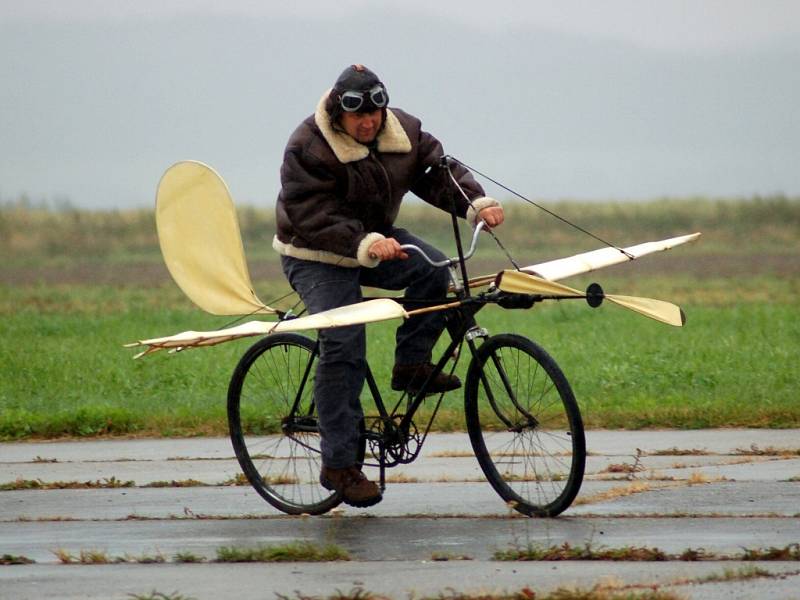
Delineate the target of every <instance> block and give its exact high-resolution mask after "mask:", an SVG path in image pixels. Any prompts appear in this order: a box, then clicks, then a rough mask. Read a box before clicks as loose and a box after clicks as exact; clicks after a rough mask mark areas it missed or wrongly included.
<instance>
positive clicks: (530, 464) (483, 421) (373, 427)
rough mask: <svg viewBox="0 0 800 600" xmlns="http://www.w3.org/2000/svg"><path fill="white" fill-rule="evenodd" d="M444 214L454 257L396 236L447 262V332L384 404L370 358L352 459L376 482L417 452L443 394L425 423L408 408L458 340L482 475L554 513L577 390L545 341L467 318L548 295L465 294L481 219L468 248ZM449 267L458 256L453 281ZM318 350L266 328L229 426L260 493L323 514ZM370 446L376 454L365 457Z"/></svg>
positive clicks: (561, 494)
mask: <svg viewBox="0 0 800 600" xmlns="http://www.w3.org/2000/svg"><path fill="white" fill-rule="evenodd" d="M452 216H453V227H454V232H455V237H456V245H457V249H458V256H457V257H455V258H449V259H446V260H444V261H441V262H438V263H437V262H436V261H433V260H431V258H430V257H428V256H427V255H426V254H425V253H424V252H423V251H422V250H421V249H419V248H417V247H416V246H411V245H404V246H403V248H404V249H405V250H407V251H416V252H420V253H421V255H422V256H423V258H425V260H427V261H428V262H429V263H430V264H432V265H434V266H437V267H442V268H445V267H446V268H448V271H449V273H450V279H451V282H452V284H453V285H452V286H451V289H452V290H453V291H454V296H453V297H448V298H447V299H446V300H445V302H446V308H444V309H443V310H444V312H445V314H446V318H447V330H448V333H449V335H450V342H449V344H448V345H447V347H446V348H445V350H444V351H443V353H442V355H441V357H440V358H439V359H438V361H436V362H435V369H434V370H433V372H432V373H431V374H430V375H429V377H428V378H427V380H426V381H425V382H424V383H423V385H422V386H421V388H420V390H419V391H417V392H416V393H412V394H409V393H405V392H404V393H403V394H402V395H401V396H400V398H399V400H397V402H396V403H395V404H394V406H393V407H392V408H391V409H387V405H386V403H385V402H384V399H383V397H382V395H381V393H380V390H379V387H378V384H377V382H376V380H375V377H374V375H373V373H372V370H371V369H370V368H369V365H367V375H366V389H367V390H368V391H369V393H370V394H371V395H372V398H373V400H374V403H375V406H376V408H377V411H378V414H377V415H372V416H365V417H364V418H363V419H362V422H361V429H362V436H361V443H360V446H359V451H358V462H359V463H360V464H363V465H366V466H377V467H378V468H379V469H380V487H381V490H382V491H383V490H384V489H385V487H386V477H385V472H386V469H387V468H390V467H394V466H397V465H399V464H407V463H410V462H412V461H414V460H415V459H416V458H417V457H418V456H419V454H420V451H421V449H422V445H423V443H424V441H425V439H426V437H427V435H428V433H429V431H430V429H431V425H432V424H433V421H434V419H435V418H436V413H437V411H438V409H439V406H440V405H441V402H442V399H443V397H444V394H439V398H438V401H437V402H436V404H435V406H434V408H433V411H432V414H431V416H430V419H429V421H428V423H427V425H426V426H425V428H424V431H421V430H420V429H419V428H418V427H417V425H416V423H415V422H414V416H415V414H416V413H417V410H418V409H419V408H420V406H421V405H422V403H423V401H424V400H425V398H426V397H427V394H426V387H427V385H428V383H429V382H430V381H432V380H433V378H435V377H436V376H437V375H438V374H439V373H440V372H442V370H444V369H445V366H446V365H447V363H448V361H450V359H451V357H452V356H453V355H454V353H456V352H458V351H460V350H461V348H462V347H463V344H464V343H466V345H467V347H468V348H469V352H470V356H471V359H470V364H469V366H468V369H467V376H466V380H465V383H464V409H465V414H466V425H467V432H468V434H469V439H470V443H471V445H472V449H473V451H474V453H475V456H476V458H477V460H478V462H479V464H480V466H481V469H482V470H483V473H484V475H485V476H486V478H487V480H488V481H489V483H490V484H491V485H492V487H493V488H494V489H495V491H496V492H497V493H498V494H499V495H500V497H501V498H502V499H503V500H505V501H506V502H507V503H508V504H509V506H511V507H513V508H514V509H515V510H517V511H518V512H520V513H522V514H524V515H528V516H539V517H553V516H556V515H558V514H560V513H562V512H563V511H564V510H566V509H567V508H568V507H569V506H570V504H571V503H572V501H573V500H574V499H575V497H576V496H577V494H578V491H579V490H580V487H581V483H582V481H583V473H584V467H585V462H586V442H585V437H584V430H583V422H582V419H581V415H580V410H579V408H578V405H577V402H576V400H575V396H574V394H573V392H572V389H571V387H570V385H569V382H568V381H567V379H566V377H565V376H564V374H563V372H562V371H561V369H560V368H559V366H558V365H557V364H556V362H555V361H554V360H553V358H552V357H551V356H550V355H549V354H548V353H547V352H546V351H545V350H544V349H543V348H542V347H541V346H539V345H538V344H536V343H535V342H533V341H532V340H530V339H528V338H526V337H523V336H520V335H517V334H513V333H501V334H497V335H492V336H490V335H489V334H488V332H487V331H486V330H485V329H482V328H481V327H479V326H478V324H477V322H476V321H475V315H476V314H477V312H478V311H479V310H481V309H482V308H483V307H484V306H486V305H487V304H496V305H498V306H500V307H502V308H506V309H526V308H530V307H532V306H533V305H534V304H535V303H536V302H539V301H541V300H543V299H545V297H544V296H541V295H536V294H512V293H507V292H502V291H500V290H498V289H493V288H490V289H489V290H488V291H485V292H481V293H479V294H477V295H471V293H470V289H469V285H466V286H464V285H463V283H461V282H466V281H468V278H467V273H466V264H465V263H466V261H467V260H468V259H469V258H470V257H471V256H472V255H473V254H474V252H475V248H476V245H477V240H478V235H479V234H480V232H481V230H482V224H480V225H479V226H478V227H477V228H476V229H475V231H474V233H473V237H472V242H471V245H470V248H469V250H468V252H467V253H464V252H463V250H462V247H461V240H460V237H459V233H458V226H457V224H456V222H455V214H454V213H453V215H452ZM456 267H460V271H461V276H462V277H461V280H460V281H459V277H458V275H457V270H456ZM395 300H397V301H398V302H400V303H402V304H404V305H411V304H414V305H417V306H420V305H421V307H420V308H417V309H416V311H418V312H419V311H425V310H429V309H433V308H434V307H437V308H441V304H442V303H441V301H435V302H434V301H416V302H413V303H412V302H411V301H408V300H404V299H402V298H395ZM409 312H410V314H413V312H414V311H409ZM318 352H319V349H318V346H317V342H316V341H315V340H312V339H310V338H308V337H306V336H304V335H300V334H297V333H278V334H272V335H268V336H267V337H264V338H262V339H260V340H259V341H257V342H256V343H255V344H253V345H252V346H251V347H250V348H249V349H248V350H247V351H246V353H245V354H244V356H243V357H242V358H241V360H240V361H239V363H238V365H237V366H236V368H235V370H234V372H233V376H232V377H231V381H230V385H229V388H228V401H227V402H228V422H229V430H230V437H231V441H232V443H233V447H234V450H235V452H236V457H237V459H238V461H239V464H240V466H241V467H242V470H243V472H244V474H245V476H246V477H247V479H248V481H249V482H250V484H251V485H252V486H253V488H254V489H255V490H256V491H257V492H258V493H259V494H260V495H261V496H262V497H263V498H264V499H265V500H266V501H267V502H269V503H270V504H271V505H272V506H274V507H275V508H277V509H279V510H281V511H283V512H285V513H288V514H293V515H297V514H311V515H319V514H324V513H326V512H328V511H330V510H331V509H332V508H334V507H335V506H337V505H338V504H339V503H340V502H341V498H340V496H339V495H338V494H337V493H336V492H331V491H328V490H327V489H325V488H323V487H322V486H321V485H320V483H319V480H318V477H319V472H320V468H321V455H320V449H319V441H320V438H319V429H318V426H317V420H316V416H315V407H314V400H313V394H312V391H313V377H314V363H315V360H316V358H317V355H318ZM452 369H455V365H453V367H452ZM452 369H451V372H452ZM367 450H369V454H370V455H371V457H372V459H374V460H376V461H377V463H370V462H366V460H367V458H368V456H367Z"/></svg>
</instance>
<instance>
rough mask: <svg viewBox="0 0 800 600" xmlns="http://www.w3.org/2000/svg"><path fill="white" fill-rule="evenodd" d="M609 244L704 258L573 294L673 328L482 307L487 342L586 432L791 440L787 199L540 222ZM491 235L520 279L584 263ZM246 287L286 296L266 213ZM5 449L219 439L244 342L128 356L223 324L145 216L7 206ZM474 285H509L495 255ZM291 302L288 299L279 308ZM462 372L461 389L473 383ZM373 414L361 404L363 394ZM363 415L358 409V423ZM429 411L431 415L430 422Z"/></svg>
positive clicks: (622, 210)
mask: <svg viewBox="0 0 800 600" xmlns="http://www.w3.org/2000/svg"><path fill="white" fill-rule="evenodd" d="M548 206H551V207H552V208H555V209H556V211H557V212H559V213H560V214H564V215H565V216H566V217H568V218H570V219H572V220H577V221H578V222H580V223H581V224H583V225H586V226H587V227H589V228H590V229H592V230H593V231H595V232H596V233H598V234H599V235H601V236H603V237H606V238H607V239H612V240H614V241H616V242H618V243H620V244H623V245H626V244H628V243H636V242H641V241H645V240H652V239H657V238H659V237H666V236H671V235H676V234H680V233H688V232H690V231H694V230H700V231H703V232H704V236H703V238H702V240H701V242H700V243H698V244H696V245H692V246H685V247H681V248H678V249H676V250H673V251H671V252H668V253H665V254H660V255H655V256H653V257H648V258H646V259H644V260H642V261H641V262H637V263H636V264H632V265H623V266H619V267H614V268H611V269H607V270H604V271H601V272H599V273H594V274H591V275H590V276H583V277H579V278H574V279H572V280H569V281H567V282H566V283H568V284H569V285H572V286H573V287H577V288H582V287H584V286H585V285H587V284H588V283H589V282H591V281H595V280H596V281H599V282H600V283H601V284H602V285H603V287H604V288H605V289H606V291H608V292H609V293H621V294H629V295H643V296H651V297H655V298H662V299H665V300H671V301H674V302H677V303H679V304H680V305H681V306H682V307H683V308H684V310H685V311H686V313H687V315H688V323H687V325H686V327H684V328H683V329H675V328H671V327H668V326H666V325H662V324H659V323H656V322H654V321H650V320H648V319H644V318H642V317H640V316H637V315H635V314H633V313H630V312H628V311H625V310H623V309H620V308H618V307H614V306H602V307H601V308H599V309H597V310H592V309H590V308H588V307H587V306H586V304H585V303H583V302H580V301H562V302H559V303H555V302H551V303H547V304H544V305H540V306H536V307H535V308H534V309H533V310H530V311H519V310H514V311H505V310H502V309H500V308H498V307H488V308H486V309H485V310H484V311H482V312H481V313H480V314H479V315H478V322H479V323H480V324H481V325H482V326H483V327H486V328H488V329H489V331H490V333H501V332H507V331H510V332H516V333H520V334H522V335H526V336H528V337H530V338H532V339H534V340H536V341H537V342H539V343H540V344H541V345H542V346H544V348H545V349H546V350H548V352H550V353H551V354H552V355H553V357H554V358H555V359H556V361H557V362H558V363H559V365H560V366H561V368H562V369H563V370H564V372H565V373H566V375H567V378H568V379H569V381H570V382H571V384H572V386H573V389H574V391H575V393H576V396H577V399H578V402H579V405H580V407H581V410H582V413H583V416H584V419H585V422H586V424H587V426H589V427H609V428H642V427H678V428H701V427H726V426H741V427H796V426H798V424H800V404H798V403H797V401H796V389H797V384H796V381H797V376H798V374H800V370H799V369H798V367H797V364H800V305H798V303H797V298H798V297H800V267H798V266H797V263H798V261H797V256H800V235H798V231H800V202H799V201H798V200H797V199H786V198H782V197H775V198H763V199H761V198H755V199H751V200H748V201H710V200H698V199H689V200H682V201H666V200H663V201H654V202H646V203H610V202H609V203H599V204H561V205H555V206H554V205H548ZM507 213H508V222H507V223H506V224H505V225H504V226H503V229H501V230H499V231H498V233H500V234H502V239H503V241H504V242H505V243H506V245H507V246H508V247H509V249H511V250H512V253H513V254H514V255H515V256H517V257H518V258H519V260H520V261H523V262H524V263H525V264H530V263H531V262H535V261H537V260H543V259H548V258H555V257H559V256H564V255H566V254H568V253H569V252H574V251H580V250H588V249H594V248H596V247H598V245H599V244H598V243H597V242H595V241H592V240H589V239H588V238H586V237H585V236H582V235H580V234H575V233H573V232H571V231H570V230H569V229H567V228H565V227H564V226H562V225H559V224H557V222H555V221H554V220H553V219H552V218H551V217H548V216H547V215H544V214H541V213H539V212H537V211H535V210H534V209H532V208H529V207H525V206H521V205H510V206H509V207H508V211H507ZM240 220H241V221H242V231H243V235H244V238H245V247H246V249H247V255H248V260H249V261H250V265H251V271H252V272H253V273H254V276H256V275H257V274H259V273H260V274H261V275H259V276H258V277H256V281H255V284H256V286H255V287H256V289H257V291H258V292H259V295H260V296H261V297H262V298H263V299H264V300H266V301H269V300H270V299H272V298H275V297H278V296H280V295H282V294H283V293H284V292H285V291H286V290H287V289H288V286H287V284H286V282H285V281H284V280H283V279H282V278H281V276H280V274H279V267H278V266H277V262H278V261H277V258H276V256H275V254H274V252H272V250H270V249H269V240H270V238H271V235H272V233H271V232H272V230H273V224H272V223H273V221H272V215H271V211H270V210H268V209H263V210H256V209H253V208H250V207H242V208H241V209H240ZM401 223H405V224H408V225H409V226H411V228H412V229H414V230H415V232H418V233H419V234H420V235H422V236H426V237H428V238H430V239H431V240H432V241H434V242H436V243H438V244H439V245H440V246H441V247H443V248H444V249H445V250H447V249H450V250H452V247H453V245H452V240H450V239H449V237H448V235H449V233H448V232H449V229H448V226H449V224H448V220H447V216H446V215H444V214H437V212H436V211H434V210H433V209H430V208H429V207H424V206H419V205H413V204H409V205H407V206H405V207H404V209H403V212H402V214H401ZM0 252H2V254H3V256H4V257H8V260H5V261H4V263H3V265H0V337H1V338H2V340H3V343H2V344H0V439H2V440H13V439H24V438H34V437H39V438H55V437H62V436H97V435H156V436H173V435H208V434H213V435H226V434H227V417H226V407H225V400H226V392H227V384H228V380H229V378H230V375H231V373H232V371H233V369H234V367H235V365H236V363H237V361H238V360H239V358H240V357H241V355H242V354H243V353H244V351H245V349H246V348H247V347H248V346H249V345H250V344H251V343H253V341H254V339H249V340H248V339H245V340H239V341H235V342H229V343H226V344H223V345H220V346H216V347H211V348H205V349H198V350H190V351H186V352H181V353H178V354H168V353H166V352H160V353H157V354H155V355H153V356H151V357H146V358H144V359H141V360H138V361H133V360H132V356H133V355H134V353H135V351H132V350H129V349H124V348H122V345H123V344H124V343H126V342H130V341H134V340H137V339H143V338H148V337H156V336H161V335H168V334H171V333H177V332H179V331H184V330H188V329H195V330H204V329H217V328H219V327H222V326H224V325H225V324H227V323H228V322H229V319H228V318H220V317H212V316H209V315H207V314H205V313H203V312H202V311H200V310H199V309H197V308H195V307H194V306H193V305H192V304H191V303H190V302H189V301H188V300H187V299H186V298H184V297H183V295H182V293H181V292H180V290H179V289H178V288H177V286H175V284H174V283H173V282H172V281H171V280H170V279H169V275H168V274H167V272H166V269H165V268H164V267H163V264H162V263H161V257H160V253H159V250H158V245H157V240H156V237H155V228H154V226H153V215H152V211H130V212H121V213H102V212H89V211H74V210H66V211H53V210H45V209H40V208H31V207H26V206H23V205H21V204H7V205H3V206H0ZM471 265H472V267H474V268H471V272H472V273H473V274H478V273H483V272H491V271H492V270H496V269H498V268H502V266H503V259H502V256H501V253H500V251H499V250H498V249H497V248H496V247H495V246H494V244H493V243H492V241H491V239H489V238H486V239H485V240H484V241H482V242H481V246H480V251H479V253H478V257H476V259H475V261H473V263H471ZM292 302H293V300H292V299H287V300H286V301H284V303H283V305H282V308H287V307H288V306H289V305H291V303H292ZM394 326H395V325H394V324H392V323H383V324H375V325H371V326H370V327H369V342H368V344H369V352H370V354H369V358H370V364H371V365H372V367H373V370H374V372H375V374H376V377H377V380H378V382H379V384H381V390H382V392H384V393H385V395H387V396H389V397H390V398H391V397H392V396H393V393H392V392H391V391H390V390H389V389H388V386H387V385H386V383H387V382H388V377H389V373H390V370H391V360H392V352H391V351H390V350H389V348H391V347H392V344H393V330H394ZM467 358H468V357H465V356H462V359H461V361H460V363H459V365H458V368H457V371H456V372H457V373H458V374H459V375H460V376H461V377H462V379H463V376H464V373H465V371H466V364H467ZM364 396H365V397H366V394H365V395H364ZM462 398H463V394H461V393H460V392H454V393H450V394H448V396H447V397H446V399H445V403H444V406H443V408H442V411H441V413H440V416H439V418H437V423H436V425H435V426H436V428H439V429H442V430H455V429H463V428H464V418H463V409H462V405H463V400H462ZM368 412H369V407H368ZM423 413H424V410H423Z"/></svg>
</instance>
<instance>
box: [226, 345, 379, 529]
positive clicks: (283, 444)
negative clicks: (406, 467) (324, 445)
mask: <svg viewBox="0 0 800 600" xmlns="http://www.w3.org/2000/svg"><path fill="white" fill-rule="evenodd" d="M315 348H316V343H315V342H314V341H313V340H311V339H309V338H307V337H304V336H302V335H298V334H294V333H285V334H276V335H270V336H268V337H265V338H262V339H261V340H259V341H258V342H256V343H255V344H253V345H252V346H251V347H250V348H249V349H248V350H247V352H246V353H245V354H244V356H243V357H242V358H241V360H240V361H239V364H238V365H237V366H236V369H235V370H234V372H233V376H232V377H231V381H230V385H229V386H228V427H229V430H230V437H231V442H232V443H233V448H234V450H235V452H236V458H237V459H238V460H239V465H240V466H241V467H242V471H243V472H244V474H245V476H246V477H247V480H248V481H249V482H250V484H251V485H252V486H253V488H255V490H256V491H257V492H258V493H259V494H260V495H261V496H262V497H263V498H264V499H265V500H266V501H267V502H269V503H270V504H272V505H273V506H274V507H276V508H278V509H279V510H281V511H283V512H285V513H288V514H292V515H297V514H303V513H306V514H313V515H318V514H323V513H325V512H328V511H329V510H330V509H332V508H334V507H335V506H337V505H338V504H339V503H340V502H341V498H340V497H339V495H338V494H337V493H336V492H331V491H328V490H326V489H325V488H323V487H322V486H321V485H320V483H319V472H320V469H321V467H322V456H321V454H320V446H319V443H320V438H319V429H318V426H317V415H316V407H315V405H314V399H313V391H314V373H315V370H316V369H315V367H316V357H317V353H316V350H315ZM363 457H364V446H363V442H362V446H361V448H360V450H359V461H363Z"/></svg>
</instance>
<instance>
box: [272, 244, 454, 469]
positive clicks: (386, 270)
mask: <svg viewBox="0 0 800 600" xmlns="http://www.w3.org/2000/svg"><path fill="white" fill-rule="evenodd" d="M387 237H393V238H395V239H396V240H397V241H398V242H400V243H401V244H415V245H416V246H419V247H420V248H422V249H423V250H424V251H425V252H426V253H427V254H428V256H430V257H431V258H432V259H433V260H443V259H444V258H445V257H444V255H443V254H442V253H441V252H439V251H438V250H437V249H436V248H434V247H433V246H431V245H429V244H428V243H426V242H424V241H423V240H420V239H419V238H417V237H415V236H413V235H411V234H410V233H409V232H408V231H406V230H405V229H399V228H392V230H391V231H390V232H389V234H388V235H387ZM281 265H282V266H283V272H284V274H285V275H286V277H287V279H288V280H289V283H290V284H291V286H292V288H293V289H294V290H295V291H296V292H297V293H298V294H300V298H301V299H302V300H303V302H304V304H305V305H306V308H307V309H308V312H309V313H311V314H314V313H318V312H321V311H323V310H328V309H331V308H337V307H339V306H345V305H347V304H355V303H357V302H360V301H361V300H362V295H361V286H362V285H366V286H370V287H377V288H383V289H388V290H402V289H405V290H406V292H405V297H406V298H417V299H440V298H444V297H445V295H446V293H447V287H448V284H449V278H448V275H447V269H444V268H438V269H437V268H435V267H432V266H431V265H429V264H428V263H427V262H425V260H424V259H423V258H422V257H421V256H420V255H419V254H417V253H415V252H409V258H408V259H407V260H389V261H383V262H381V263H380V264H379V265H378V266H377V267H375V268H373V269H368V268H365V267H361V268H349V267H338V266H336V265H330V264H326V263H320V262H314V261H307V260H301V259H297V258H293V257H290V256H281ZM444 327H445V321H444V317H443V315H442V314H441V313H439V312H433V313H427V314H423V315H419V316H415V317H412V318H410V319H406V320H405V321H404V322H403V323H402V324H401V325H400V327H398V328H397V333H396V336H395V337H396V348H395V363H397V364H403V365H406V364H417V363H422V362H428V361H430V359H431V350H432V348H433V345H434V344H435V343H436V340H437V339H438V337H439V335H440V334H441V332H442V330H443V329H444ZM318 338H319V342H320V356H319V360H318V361H317V371H316V377H315V379H314V401H315V403H316V406H317V414H318V417H319V429H320V437H321V448H322V462H323V464H324V465H325V466H327V467H330V468H334V469H341V468H345V467H349V466H351V465H353V464H355V462H356V457H357V449H358V442H359V436H360V434H361V432H360V422H361V419H362V417H363V414H364V413H363V411H362V409H361V401H360V399H359V396H360V394H361V389H362V387H363V386H364V378H365V375H366V368H367V361H366V334H365V327H364V325H352V326H349V327H336V328H331V329H321V330H319V332H318Z"/></svg>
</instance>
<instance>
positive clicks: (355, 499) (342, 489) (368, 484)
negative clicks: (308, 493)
mask: <svg viewBox="0 0 800 600" xmlns="http://www.w3.org/2000/svg"><path fill="white" fill-rule="evenodd" d="M319 482H320V484H321V485H322V487H324V488H325V489H326V490H331V491H333V490H335V491H336V492H338V493H339V494H340V495H341V496H342V502H344V503H345V504H349V505H350V506H357V507H359V508H365V507H367V506H372V505H373V504H377V503H378V502H380V501H381V500H382V499H383V496H382V495H381V490H380V489H379V488H378V486H377V485H376V484H375V483H373V482H372V481H370V480H369V479H367V476H366V475H364V473H362V472H361V469H359V468H358V467H355V466H353V467H345V468H344V469H332V468H330V467H326V466H323V467H322V471H321V472H320V474H319Z"/></svg>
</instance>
